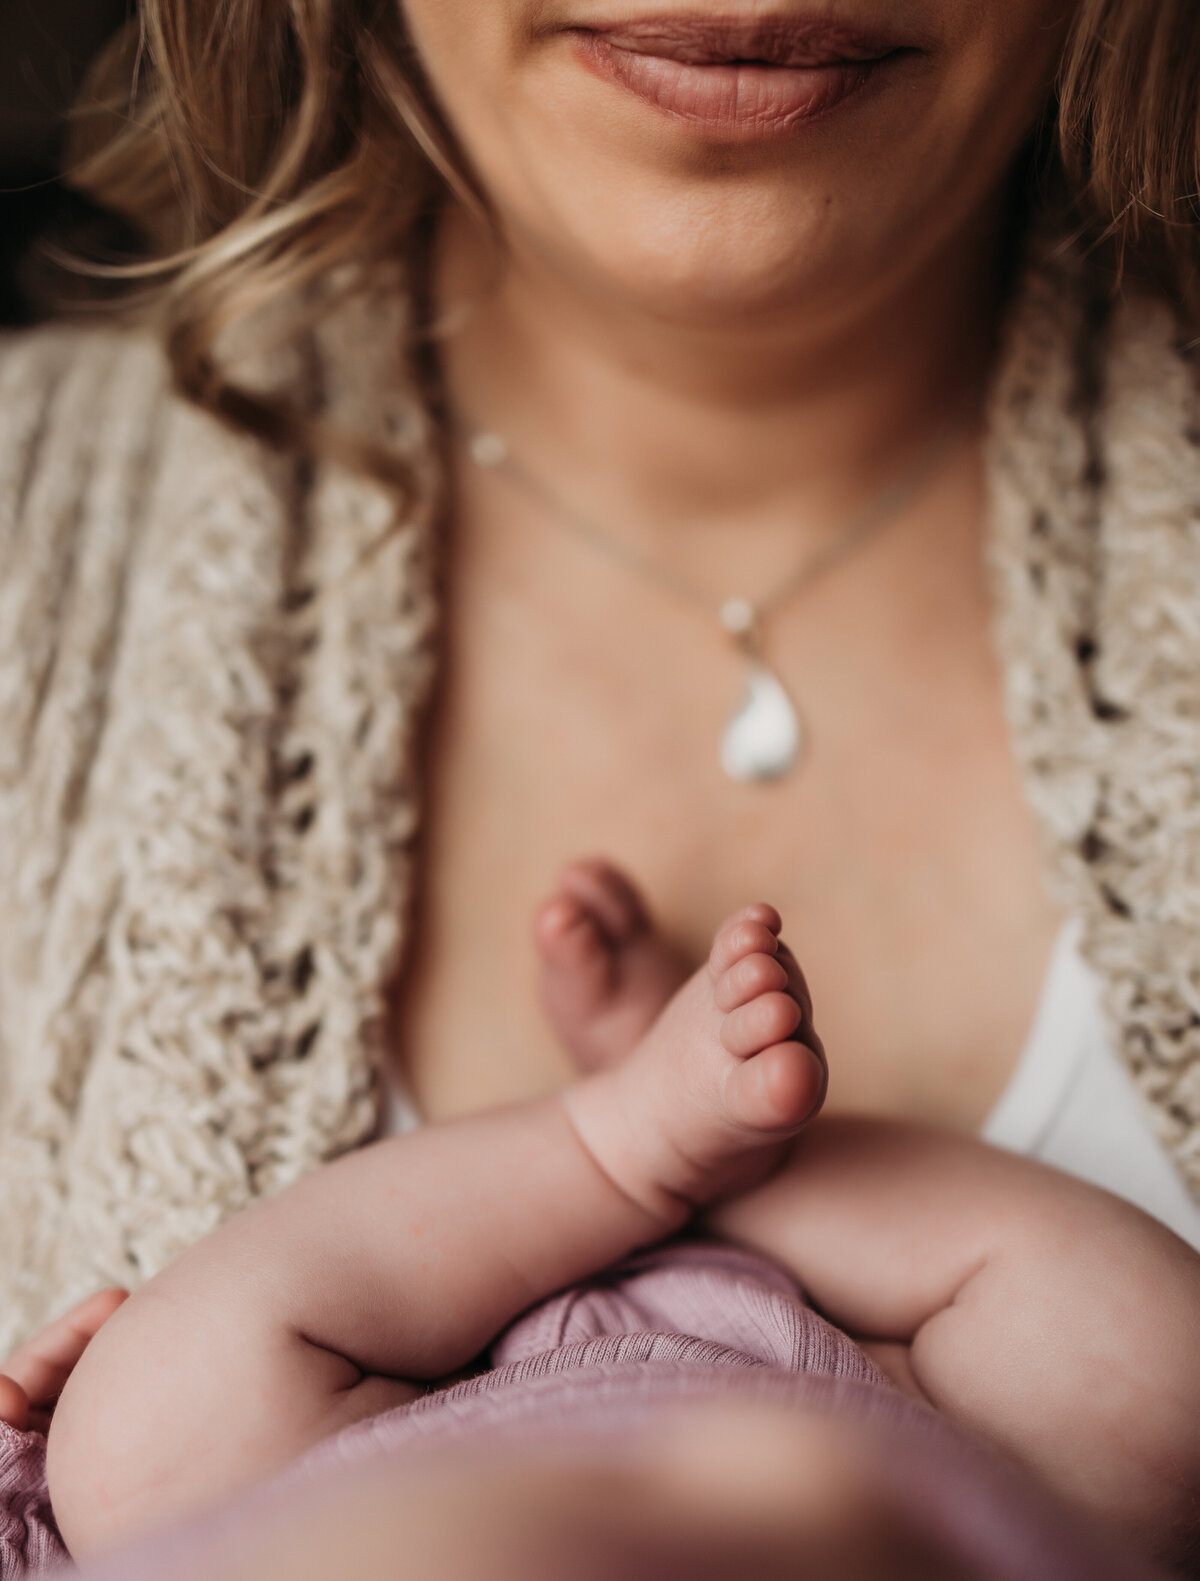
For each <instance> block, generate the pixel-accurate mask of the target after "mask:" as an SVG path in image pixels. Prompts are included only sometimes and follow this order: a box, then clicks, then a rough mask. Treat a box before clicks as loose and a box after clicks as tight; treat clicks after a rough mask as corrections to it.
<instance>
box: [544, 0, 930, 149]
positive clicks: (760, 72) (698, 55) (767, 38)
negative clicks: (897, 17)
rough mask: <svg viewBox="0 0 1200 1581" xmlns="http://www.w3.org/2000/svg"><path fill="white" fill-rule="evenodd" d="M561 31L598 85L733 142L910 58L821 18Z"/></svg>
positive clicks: (663, 22)
mask: <svg viewBox="0 0 1200 1581" xmlns="http://www.w3.org/2000/svg"><path fill="white" fill-rule="evenodd" d="M570 31H571V33H572V34H573V36H574V44H575V50H576V54H577V57H578V59H579V60H580V62H581V64H582V65H584V66H586V67H587V68H588V70H589V71H592V72H594V73H595V74H596V75H597V76H598V77H601V78H604V79H605V80H606V81H609V82H613V83H616V84H617V85H618V86H619V87H622V88H626V89H628V91H629V92H631V93H634V94H636V95H637V96H638V98H640V99H643V100H645V102H646V103H648V104H651V105H653V106H654V107H655V108H656V109H659V110H661V111H663V112H664V113H666V114H668V115H673V116H676V117H677V118H679V119H682V120H685V121H690V122H693V123H694V124H696V126H697V127H698V128H699V127H703V128H706V129H708V130H711V131H713V132H716V133H718V134H720V135H721V136H723V137H724V138H727V139H732V140H736V141H739V142H741V141H749V140H753V139H756V138H764V137H773V136H778V135H779V134H781V133H785V132H787V131H789V130H790V129H791V128H792V127H794V126H796V125H798V124H800V123H801V122H805V121H811V120H813V119H815V118H816V117H817V116H819V115H825V114H827V113H828V112H829V111H830V110H832V109H833V108H834V107H835V106H836V105H838V104H841V103H842V102H843V101H844V100H846V99H848V98H849V97H850V96H851V95H852V94H854V93H857V92H858V91H859V90H860V89H862V88H864V87H865V86H866V85H867V83H868V82H870V81H871V80H872V79H873V78H874V77H876V76H877V75H878V74H879V73H880V72H881V70H883V69H885V68H887V67H888V66H890V65H891V64H892V63H893V62H894V61H896V60H899V59H900V58H901V57H905V56H907V55H909V54H911V53H912V52H913V51H912V48H911V46H910V45H908V44H907V43H902V42H900V41H899V40H897V39H895V38H890V37H886V36H884V35H882V34H881V33H872V32H870V31H868V30H864V29H859V28H852V27H848V26H846V25H844V24H838V23H833V22H831V21H830V20H829V19H828V18H824V19H821V18H805V17H786V16H774V17H758V18H753V19H747V18H744V17H737V18H720V17H698V16H696V17H688V16H664V15H659V16H654V17H645V18H640V19H638V20H634V21H628V22H619V23H611V24H599V25H591V26H575V27H572V28H571V30H570Z"/></svg>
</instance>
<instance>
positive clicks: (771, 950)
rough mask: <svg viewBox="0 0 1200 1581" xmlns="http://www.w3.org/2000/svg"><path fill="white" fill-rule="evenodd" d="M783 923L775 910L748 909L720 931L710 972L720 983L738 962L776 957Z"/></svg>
mask: <svg viewBox="0 0 1200 1581" xmlns="http://www.w3.org/2000/svg"><path fill="white" fill-rule="evenodd" d="M782 927H783V919H782V918H781V917H780V915H779V913H778V912H777V911H776V910H775V908H774V906H766V905H761V904H760V905H754V906H744V907H743V908H742V910H741V911H735V912H734V914H733V916H732V917H726V919H725V921H724V922H723V923H722V924H721V926H720V927H719V928H718V929H717V934H716V937H715V938H714V939H713V946H712V950H711V952H710V953H709V957H708V969H709V973H710V975H711V977H712V980H713V982H714V983H715V982H717V981H718V980H719V979H720V978H721V977H723V976H724V975H725V973H726V972H727V971H728V970H729V968H730V967H731V966H733V965H734V964H735V963H736V962H738V961H740V960H742V959H744V958H745V957H746V956H747V955H774V954H775V953H776V952H777V951H778V949H779V937H778V935H779V930H780V929H781V928H782Z"/></svg>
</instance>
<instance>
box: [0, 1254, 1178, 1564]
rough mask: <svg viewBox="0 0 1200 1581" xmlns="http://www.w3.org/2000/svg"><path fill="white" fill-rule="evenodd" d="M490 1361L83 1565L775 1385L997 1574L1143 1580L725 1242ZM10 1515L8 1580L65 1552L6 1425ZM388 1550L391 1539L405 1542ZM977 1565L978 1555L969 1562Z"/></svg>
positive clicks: (179, 1547) (620, 1289) (591, 1291)
mask: <svg viewBox="0 0 1200 1581" xmlns="http://www.w3.org/2000/svg"><path fill="white" fill-rule="evenodd" d="M489 1359H490V1361H491V1363H492V1366H491V1368H490V1369H489V1370H487V1371H484V1372H481V1373H480V1374H478V1375H477V1376H475V1377H471V1378H468V1379H466V1380H464V1381H461V1382H459V1383H456V1384H453V1385H452V1386H449V1387H444V1388H435V1389H433V1390H431V1392H430V1393H429V1394H427V1395H425V1396H423V1397H422V1398H421V1399H419V1400H417V1401H415V1402H414V1403H413V1404H411V1405H408V1406H404V1407H401V1408H400V1409H398V1410H395V1411H389V1412H387V1413H385V1414H384V1415H382V1416H378V1417H374V1418H372V1419H371V1420H369V1421H366V1422H360V1423H357V1424H356V1425H355V1426H353V1427H351V1428H348V1429H346V1430H345V1431H344V1432H342V1433H339V1434H338V1435H336V1436H335V1437H334V1438H332V1439H329V1440H327V1441H326V1442H325V1443H323V1444H320V1445H318V1446H317V1448H316V1449H314V1450H312V1451H311V1452H310V1453H309V1454H307V1455H305V1456H304V1457H303V1458H302V1459H301V1460H299V1461H298V1462H297V1463H296V1464H295V1465H294V1466H292V1467H289V1468H288V1470H287V1471H285V1472H284V1473H283V1474H282V1475H281V1476H278V1477H276V1478H274V1479H273V1480H272V1481H271V1482H270V1483H267V1484H265V1485H264V1486H262V1487H260V1488H258V1489H255V1490H253V1491H252V1492H250V1493H249V1494H247V1495H244V1496H242V1497H240V1498H238V1499H237V1500H235V1501H234V1502H232V1503H231V1504H229V1505H227V1506H225V1507H223V1508H222V1509H220V1510H217V1511H215V1512H213V1513H211V1514H209V1515H207V1516H204V1517H202V1518H201V1519H198V1520H195V1521H192V1522H189V1523H188V1524H186V1525H184V1526H181V1527H178V1528H175V1529H173V1530H171V1531H169V1532H166V1533H162V1534H159V1535H157V1536H154V1537H151V1538H149V1539H147V1540H144V1541H143V1542H141V1543H140V1544H137V1545H135V1546H134V1547H133V1548H131V1549H129V1550H127V1551H125V1552H122V1553H121V1554H120V1555H114V1556H112V1557H110V1558H107V1559H105V1560H104V1561H102V1562H100V1563H97V1564H95V1565H92V1566H89V1567H87V1568H86V1569H85V1570H84V1571H83V1572H80V1574H81V1576H82V1577H85V1578H86V1581H152V1578H153V1581H170V1578H171V1576H172V1575H173V1574H174V1573H175V1571H176V1568H183V1567H185V1566H186V1568H187V1569H188V1571H189V1573H198V1572H199V1571H201V1570H204V1571H205V1573H207V1574H210V1575H213V1576H214V1578H215V1577H216V1576H218V1575H219V1573H220V1571H219V1569H217V1568H209V1567H208V1566H206V1563H205V1561H206V1559H207V1557H208V1556H209V1555H210V1554H211V1556H212V1564H213V1566H214V1567H215V1566H216V1565H217V1564H218V1563H219V1560H218V1556H219V1554H220V1553H221V1552H225V1553H228V1552H229V1548H230V1543H231V1541H232V1542H234V1543H235V1544H236V1541H237V1536H238V1533H239V1531H241V1530H245V1529H248V1527H249V1526H250V1525H251V1523H253V1521H254V1520H255V1517H256V1515H258V1514H260V1513H262V1512H263V1511H264V1510H265V1509H267V1508H272V1509H274V1508H277V1507H278V1505H279V1503H280V1501H283V1503H284V1504H285V1506H286V1504H287V1503H288V1501H291V1502H292V1503H293V1504H295V1505H297V1506H298V1505H300V1504H301V1503H303V1502H305V1500H306V1498H307V1499H311V1498H312V1496H313V1492H314V1489H316V1488H319V1487H320V1486H321V1485H322V1483H323V1482H324V1481H326V1480H327V1479H328V1478H329V1476H330V1475H331V1474H332V1473H333V1472H335V1471H341V1470H343V1469H344V1468H345V1467H347V1466H350V1465H353V1464H356V1463H364V1462H370V1463H372V1464H376V1463H378V1462H379V1461H380V1460H381V1459H386V1460H387V1461H388V1462H389V1463H390V1464H391V1465H392V1466H393V1467H394V1470H395V1475H396V1477H397V1478H402V1477H403V1476H404V1474H405V1467H406V1465H408V1464H412V1463H413V1461H414V1460H415V1459H416V1457H418V1456H422V1457H423V1456H426V1455H428V1454H429V1453H430V1452H431V1451H441V1452H445V1453H447V1454H452V1453H453V1452H454V1449H455V1446H459V1445H468V1444H469V1445H470V1446H472V1447H473V1448H479V1447H483V1448H485V1449H487V1448H490V1447H491V1446H493V1445H494V1446H495V1447H496V1449H497V1451H498V1452H499V1451H501V1450H511V1449H512V1448H513V1447H519V1446H520V1445H521V1444H537V1445H540V1446H543V1447H545V1446H546V1445H547V1444H550V1445H554V1446H561V1447H562V1450H563V1452H564V1453H571V1452H573V1451H574V1452H578V1453H583V1454H587V1453H590V1452H591V1451H592V1450H593V1449H594V1448H596V1447H597V1446H601V1447H602V1446H603V1445H604V1444H605V1442H611V1441H613V1440H616V1441H618V1442H620V1441H622V1440H628V1437H629V1435H630V1434H631V1433H636V1432H637V1431H638V1429H639V1428H642V1427H645V1426H646V1425H648V1424H650V1423H652V1422H653V1421H654V1420H655V1418H657V1417H659V1416H661V1414H662V1413H663V1412H664V1411H666V1410H669V1409H670V1408H671V1407H672V1405H673V1404H675V1403H678V1402H684V1401H694V1400H697V1399H720V1398H725V1399H733V1398H738V1399H767V1400H774V1401H782V1402H785V1403H793V1404H795V1405H796V1406H797V1407H798V1408H803V1409H805V1410H808V1411H818V1412H822V1413H827V1414H832V1415H838V1416H852V1417H855V1418H857V1419H858V1420H859V1421H861V1422H863V1423H865V1424H866V1430H867V1431H869V1432H870V1433H871V1434H873V1435H874V1437H875V1438H876V1440H877V1441H878V1446H879V1448H880V1449H881V1451H882V1452H883V1456H884V1460H885V1463H886V1466H887V1468H888V1470H887V1474H888V1476H889V1477H891V1478H892V1480H893V1483H894V1487H895V1490H896V1492H897V1493H898V1494H899V1496H900V1497H901V1498H903V1499H904V1500H905V1502H906V1507H907V1508H909V1509H910V1510H912V1511H913V1513H914V1515H915V1516H916V1517H917V1518H918V1520H919V1521H920V1523H921V1524H922V1525H923V1526H924V1527H925V1528H926V1529H927V1530H928V1531H929V1532H930V1533H931V1534H934V1535H936V1536H937V1537H938V1538H940V1540H941V1541H942V1542H943V1544H944V1545H945V1546H946V1547H947V1549H948V1550H949V1551H950V1552H951V1553H953V1554H955V1555H956V1556H959V1557H960V1558H961V1560H962V1562H963V1564H964V1566H965V1567H966V1568H968V1569H970V1571H971V1573H972V1574H978V1575H979V1576H980V1577H981V1578H989V1581H1152V1578H1159V1581H1161V1578H1162V1576H1163V1574H1164V1573H1163V1572H1161V1571H1160V1570H1159V1569H1158V1568H1157V1567H1156V1566H1153V1565H1149V1564H1145V1563H1142V1562H1141V1561H1139V1560H1137V1559H1136V1558H1134V1557H1133V1556H1129V1555H1125V1554H1122V1553H1121V1552H1119V1551H1118V1549H1117V1546H1116V1545H1114V1544H1113V1543H1112V1541H1111V1539H1109V1538H1108V1537H1107V1536H1102V1535H1100V1534H1099V1533H1093V1532H1092V1531H1091V1530H1090V1529H1088V1528H1087V1527H1085V1526H1084V1525H1083V1524H1082V1523H1080V1522H1079V1521H1077V1520H1076V1518H1074V1517H1073V1516H1071V1515H1070V1514H1068V1513H1067V1512H1066V1511H1065V1510H1064V1509H1062V1508H1061V1507H1060V1506H1059V1505H1058V1503H1057V1502H1056V1501H1055V1500H1054V1499H1052V1498H1051V1497H1050V1496H1049V1495H1048V1494H1046V1493H1045V1492H1043V1491H1042V1490H1041V1489H1040V1488H1038V1487H1036V1486H1035V1485H1034V1484H1033V1483H1032V1482H1031V1481H1030V1480H1029V1479H1028V1478H1026V1477H1025V1476H1024V1475H1023V1474H1021V1473H1020V1472H1018V1471H1017V1470H1016V1469H1015V1468H1014V1467H1013V1466H1011V1465H1010V1464H1008V1463H1007V1462H1006V1461H1004V1460H1003V1459H1001V1457H999V1456H998V1455H995V1454H993V1453H992V1452H991V1451H989V1450H988V1449H986V1448H985V1447H984V1446H983V1445H981V1444H979V1443H977V1442H975V1441H974V1440H973V1439H971V1438H969V1437H968V1436H967V1435H966V1434H964V1433H962V1432H960V1431H959V1430H958V1429H956V1428H954V1427H952V1426H951V1424H950V1423H949V1422H947V1421H946V1420H945V1418H943V1417H941V1416H939V1415H938V1414H937V1413H935V1412H933V1411H931V1410H929V1409H927V1408H926V1407H924V1406H921V1405H918V1404H916V1403H915V1402H913V1401H911V1400H909V1399H908V1398H906V1397H905V1396H904V1395H902V1394H900V1393H899V1391H897V1390H896V1389H895V1388H893V1387H892V1385H891V1384H890V1383H888V1382H887V1380H886V1379H885V1378H884V1377H883V1375H882V1374H881V1373H880V1372H879V1371H878V1369H877V1368H876V1367H875V1365H874V1364H873V1363H872V1362H871V1361H870V1360H869V1359H868V1358H867V1357H866V1356H865V1355H864V1354H863V1352H862V1351H861V1350H859V1349H858V1347H857V1346H856V1345H855V1344H854V1343H853V1342H852V1341H851V1340H850V1339H848V1338H847V1337H846V1335H844V1334H842V1333H841V1332H840V1331H839V1330H837V1329H835V1328H833V1327H832V1326H831V1325H830V1324H829V1323H827V1322H825V1320H824V1319H823V1318H821V1317H820V1316H818V1314H817V1313H815V1312H813V1311H812V1309H811V1308H810V1307H809V1306H807V1304H806V1303H805V1301H804V1298H803V1295H802V1294H801V1292H800V1291H799V1290H798V1288H797V1286H796V1285H795V1284H794V1283H793V1281H792V1280H791V1279H790V1278H789V1277H788V1276H787V1275H786V1274H784V1273H783V1272H782V1271H781V1270H780V1269H778V1268H776V1267H774V1266H772V1265H771V1264H770V1263H768V1262H765V1261H764V1260H763V1259H761V1258H758V1257H754V1256H751V1255H749V1254H747V1253H743V1252H740V1251H736V1250H734V1249H732V1248H729V1247H724V1246H718V1245H715V1244H710V1243H702V1242H691V1241H679V1242H675V1243H672V1244H670V1245H667V1246H663V1247H659V1248H656V1249H655V1250H653V1251H651V1252H647V1253H645V1254H643V1255H641V1256H638V1257H635V1258H633V1259H631V1260H630V1261H629V1262H627V1263H625V1264H623V1265H622V1266H621V1267H620V1268H617V1269H614V1270H612V1271H610V1272H608V1273H606V1274H602V1275H599V1276H597V1277H596V1278H594V1279H591V1280H588V1281H586V1282H585V1283H583V1284H581V1285H578V1286H576V1287H574V1288H572V1289H571V1290H568V1291H566V1292H564V1293H563V1294H561V1295H558V1296H555V1297H553V1298H551V1299H550V1300H549V1301H546V1302H543V1303H542V1304H541V1305H539V1306H537V1307H535V1308H534V1309H532V1310H531V1311H530V1312H528V1313H527V1314H525V1315H524V1316H523V1317H521V1318H519V1319H518V1320H517V1321H516V1322H515V1323H514V1324H513V1325H512V1326H511V1327H510V1328H509V1329H507V1330H506V1331H505V1332H504V1333H503V1334H502V1335H500V1337H499V1338H498V1339H497V1340H496V1342H495V1343H494V1345H493V1347H492V1351H491V1355H490V1358H489ZM0 1456H3V1457H4V1458H3V1460H2V1462H0V1478H3V1479H4V1480H3V1481H0V1488H3V1489H4V1490H5V1491H4V1493H3V1499H4V1518H5V1519H6V1520H7V1522H8V1525H7V1527H5V1528H4V1530H5V1532H6V1537H5V1546H4V1547H3V1549H2V1550H0V1554H2V1558H0V1581H16V1578H17V1577H20V1576H24V1575H26V1574H28V1573H30V1572H35V1571H38V1570H44V1569H45V1568H47V1567H48V1566H51V1565H52V1564H53V1563H54V1561H55V1560H56V1559H61V1558H63V1550H62V1548H61V1544H59V1543H58V1539H57V1535H56V1533H55V1529H54V1526H53V1520H52V1517H51V1515H50V1511H49V1507H48V1502H47V1500H46V1496H45V1486H44V1480H43V1467H44V1458H43V1455H42V1452H41V1448H40V1440H37V1439H36V1437H35V1435H31V1434H18V1433H13V1432H12V1431H11V1430H9V1431H8V1433H7V1435H6V1437H5V1438H4V1440H3V1442H2V1443H0ZM397 1557H398V1558H400V1557H401V1556H399V1555H398V1556H397ZM972 1567H973V1568H972Z"/></svg>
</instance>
